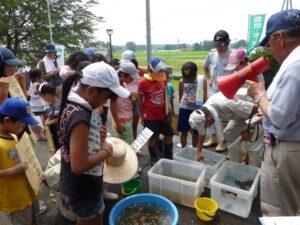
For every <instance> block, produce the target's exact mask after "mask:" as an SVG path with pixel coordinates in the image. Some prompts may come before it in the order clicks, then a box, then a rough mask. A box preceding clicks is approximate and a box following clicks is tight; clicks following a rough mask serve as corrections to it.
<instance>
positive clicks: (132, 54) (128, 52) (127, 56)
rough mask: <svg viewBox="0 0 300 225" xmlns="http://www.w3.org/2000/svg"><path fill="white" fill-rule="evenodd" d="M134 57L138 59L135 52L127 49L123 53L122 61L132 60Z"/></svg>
mask: <svg viewBox="0 0 300 225" xmlns="http://www.w3.org/2000/svg"><path fill="white" fill-rule="evenodd" d="M132 59H136V55H135V52H133V51H131V50H126V51H124V52H123V53H122V58H121V60H120V62H125V61H131V60H132Z"/></svg>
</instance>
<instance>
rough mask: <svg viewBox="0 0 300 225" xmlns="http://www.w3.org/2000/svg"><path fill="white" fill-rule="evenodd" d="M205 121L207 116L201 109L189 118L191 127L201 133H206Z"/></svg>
mask: <svg viewBox="0 0 300 225" xmlns="http://www.w3.org/2000/svg"><path fill="white" fill-rule="evenodd" d="M205 121H206V117H205V114H204V112H203V111H202V110H201V109H197V110H195V111H194V112H192V114H191V115H190V118H189V124H190V126H191V128H193V129H194V130H197V131H198V133H199V134H200V135H205V134H206V129H205Z"/></svg>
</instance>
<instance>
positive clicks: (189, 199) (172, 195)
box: [148, 159, 206, 207]
mask: <svg viewBox="0 0 300 225" xmlns="http://www.w3.org/2000/svg"><path fill="white" fill-rule="evenodd" d="M205 170H206V168H205V167H204V166H201V165H194V164H188V163H185V162H178V161H174V160H169V159H160V160H159V161H158V162H157V163H156V164H155V165H154V166H153V167H152V168H151V169H150V170H149V171H148V177H149V192H150V193H154V194H159V195H162V196H164V197H166V198H168V199H170V200H171V201H173V202H176V203H179V204H182V205H185V206H189V207H194V201H195V199H196V198H198V197H200V196H201V194H202V192H203V190H204V175H205Z"/></svg>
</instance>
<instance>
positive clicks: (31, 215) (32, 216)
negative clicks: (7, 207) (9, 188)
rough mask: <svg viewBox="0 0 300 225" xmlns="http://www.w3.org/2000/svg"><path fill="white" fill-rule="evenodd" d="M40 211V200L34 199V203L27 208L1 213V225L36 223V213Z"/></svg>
mask: <svg viewBox="0 0 300 225" xmlns="http://www.w3.org/2000/svg"><path fill="white" fill-rule="evenodd" d="M38 211H39V204H38V201H34V202H33V203H32V205H29V206H27V207H26V208H25V209H23V210H21V211H18V212H13V213H4V212H1V214H0V225H7V224H13V225H32V224H36V222H37V221H36V214H37V213H38Z"/></svg>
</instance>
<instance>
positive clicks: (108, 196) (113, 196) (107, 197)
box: [103, 191, 119, 201]
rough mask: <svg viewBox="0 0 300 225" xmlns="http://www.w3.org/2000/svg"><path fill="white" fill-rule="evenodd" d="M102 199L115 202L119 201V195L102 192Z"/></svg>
mask: <svg viewBox="0 0 300 225" xmlns="http://www.w3.org/2000/svg"><path fill="white" fill-rule="evenodd" d="M103 198H104V200H105V201H117V200H118V199H119V195H118V194H115V193H112V192H108V191H103Z"/></svg>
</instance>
